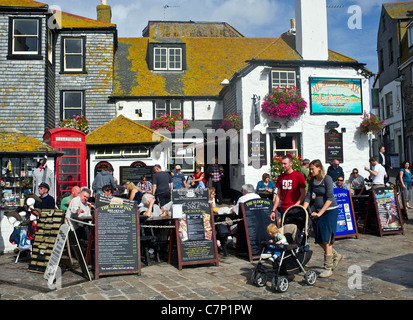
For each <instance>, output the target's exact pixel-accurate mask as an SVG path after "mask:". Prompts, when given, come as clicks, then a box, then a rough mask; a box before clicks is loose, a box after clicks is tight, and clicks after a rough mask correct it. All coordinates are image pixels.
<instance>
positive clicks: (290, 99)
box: [261, 87, 307, 120]
mask: <svg viewBox="0 0 413 320" xmlns="http://www.w3.org/2000/svg"><path fill="white" fill-rule="evenodd" d="M306 109H307V102H306V101H305V100H304V99H303V98H302V97H301V95H300V90H298V88H296V87H288V88H280V87H278V88H275V89H274V90H273V92H271V93H269V94H267V95H266V96H265V98H264V101H263V103H262V104H261V111H262V112H263V113H265V114H267V115H268V116H269V117H271V118H274V119H286V120H289V119H291V118H296V117H299V116H300V115H302V114H303V113H304V112H305V110H306Z"/></svg>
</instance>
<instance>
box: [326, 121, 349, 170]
mask: <svg viewBox="0 0 413 320" xmlns="http://www.w3.org/2000/svg"><path fill="white" fill-rule="evenodd" d="M325 146H326V162H327V163H332V162H333V161H334V160H336V159H337V160H338V161H339V162H341V163H342V162H343V160H344V156H343V134H342V133H341V132H338V131H337V130H334V129H332V130H330V131H329V132H327V133H325Z"/></svg>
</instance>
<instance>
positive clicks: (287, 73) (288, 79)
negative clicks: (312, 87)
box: [271, 70, 296, 89]
mask: <svg viewBox="0 0 413 320" xmlns="http://www.w3.org/2000/svg"><path fill="white" fill-rule="evenodd" d="M295 78H296V76H295V71H293V70H272V71H271V88H273V89H274V88H278V87H280V88H288V87H295V86H296V81H295Z"/></svg>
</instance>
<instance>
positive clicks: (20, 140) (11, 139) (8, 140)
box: [0, 130, 57, 153]
mask: <svg viewBox="0 0 413 320" xmlns="http://www.w3.org/2000/svg"><path fill="white" fill-rule="evenodd" d="M46 151H47V152H55V153H57V150H56V149H53V148H52V147H50V146H48V145H47V144H45V143H43V142H41V141H40V140H38V139H36V138H33V137H31V136H28V135H25V134H23V133H19V132H8V131H7V130H5V131H3V130H1V131H0V152H46Z"/></svg>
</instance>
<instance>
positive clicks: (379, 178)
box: [372, 163, 386, 184]
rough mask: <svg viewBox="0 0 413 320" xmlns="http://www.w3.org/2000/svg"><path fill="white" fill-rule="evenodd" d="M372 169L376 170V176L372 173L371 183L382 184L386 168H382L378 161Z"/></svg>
mask: <svg viewBox="0 0 413 320" xmlns="http://www.w3.org/2000/svg"><path fill="white" fill-rule="evenodd" d="M372 170H373V171H376V172H377V176H374V175H373V179H372V183H373V184H384V176H385V175H386V169H384V167H383V166H382V165H381V164H380V163H378V164H376V165H375V166H374V167H373V169H372Z"/></svg>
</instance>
